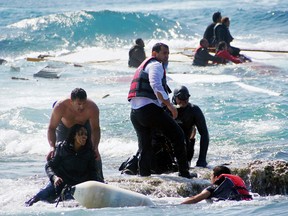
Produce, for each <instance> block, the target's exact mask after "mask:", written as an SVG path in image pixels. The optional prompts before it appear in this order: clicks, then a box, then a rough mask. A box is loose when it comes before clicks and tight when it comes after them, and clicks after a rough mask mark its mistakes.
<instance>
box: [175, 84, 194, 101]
mask: <svg viewBox="0 0 288 216" xmlns="http://www.w3.org/2000/svg"><path fill="white" fill-rule="evenodd" d="M176 97H177V98H178V99H180V100H188V99H189V97H190V94H189V91H188V89H187V88H186V87H185V86H180V87H178V88H176V89H174V92H173V98H172V102H173V103H174V104H176Z"/></svg>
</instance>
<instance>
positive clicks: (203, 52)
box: [193, 46, 223, 66]
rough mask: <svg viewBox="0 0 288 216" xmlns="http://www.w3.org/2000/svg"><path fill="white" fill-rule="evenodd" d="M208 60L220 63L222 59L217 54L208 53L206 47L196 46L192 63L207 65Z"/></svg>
mask: <svg viewBox="0 0 288 216" xmlns="http://www.w3.org/2000/svg"><path fill="white" fill-rule="evenodd" d="M208 61H212V62H218V63H222V62H223V59H222V58H220V57H218V56H213V55H210V54H209V51H208V49H207V48H204V47H202V46H200V47H198V48H197V50H196V51H195V55H194V59H193V65H197V66H207V65H208Z"/></svg>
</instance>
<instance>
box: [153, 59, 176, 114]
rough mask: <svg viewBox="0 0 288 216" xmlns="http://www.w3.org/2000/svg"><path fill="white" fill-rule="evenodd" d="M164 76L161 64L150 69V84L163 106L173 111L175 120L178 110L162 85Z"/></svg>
mask: <svg viewBox="0 0 288 216" xmlns="http://www.w3.org/2000/svg"><path fill="white" fill-rule="evenodd" d="M163 75H164V69H163V65H162V64H161V63H154V64H152V65H151V66H150V68H149V75H148V76H149V82H150V85H151V88H152V89H153V91H154V93H155V94H156V97H157V98H158V99H159V100H160V101H161V103H162V104H164V105H165V106H167V108H168V109H169V110H170V111H171V113H172V116H173V118H174V119H175V118H177V115H178V112H177V109H176V108H175V107H174V106H173V104H172V103H171V102H170V99H169V95H168V94H167V93H166V92H165V89H164V88H163V85H162V77H163Z"/></svg>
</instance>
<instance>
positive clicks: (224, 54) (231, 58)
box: [215, 50, 242, 64]
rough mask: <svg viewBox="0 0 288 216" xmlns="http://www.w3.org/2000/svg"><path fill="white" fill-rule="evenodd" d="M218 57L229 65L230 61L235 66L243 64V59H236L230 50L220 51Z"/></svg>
mask: <svg viewBox="0 0 288 216" xmlns="http://www.w3.org/2000/svg"><path fill="white" fill-rule="evenodd" d="M215 55H216V56H218V57H221V58H223V59H225V62H226V63H228V62H229V61H231V62H233V63H235V64H240V63H242V61H241V59H240V58H238V57H235V56H233V55H231V54H230V53H229V52H228V50H220V51H218V52H217V53H216V54H215Z"/></svg>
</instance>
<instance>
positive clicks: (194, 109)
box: [176, 103, 209, 167]
mask: <svg viewBox="0 0 288 216" xmlns="http://www.w3.org/2000/svg"><path fill="white" fill-rule="evenodd" d="M177 110H178V116H177V118H176V121H177V123H178V124H179V126H180V127H181V128H182V130H183V132H184V134H185V138H186V144H187V157H188V161H191V160H192V158H193V155H194V143H195V140H190V135H191V133H192V130H193V128H194V126H196V128H197V130H198V132H199V134H200V136H201V138H200V153H199V157H198V160H197V162H196V165H197V166H204V167H205V166H206V165H207V162H206V155H207V151H208V146H209V133H208V129H207V125H206V120H205V117H204V115H203V112H202V111H201V109H200V108H199V107H198V106H197V105H194V104H190V103H189V104H188V105H187V106H186V107H185V108H177Z"/></svg>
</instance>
